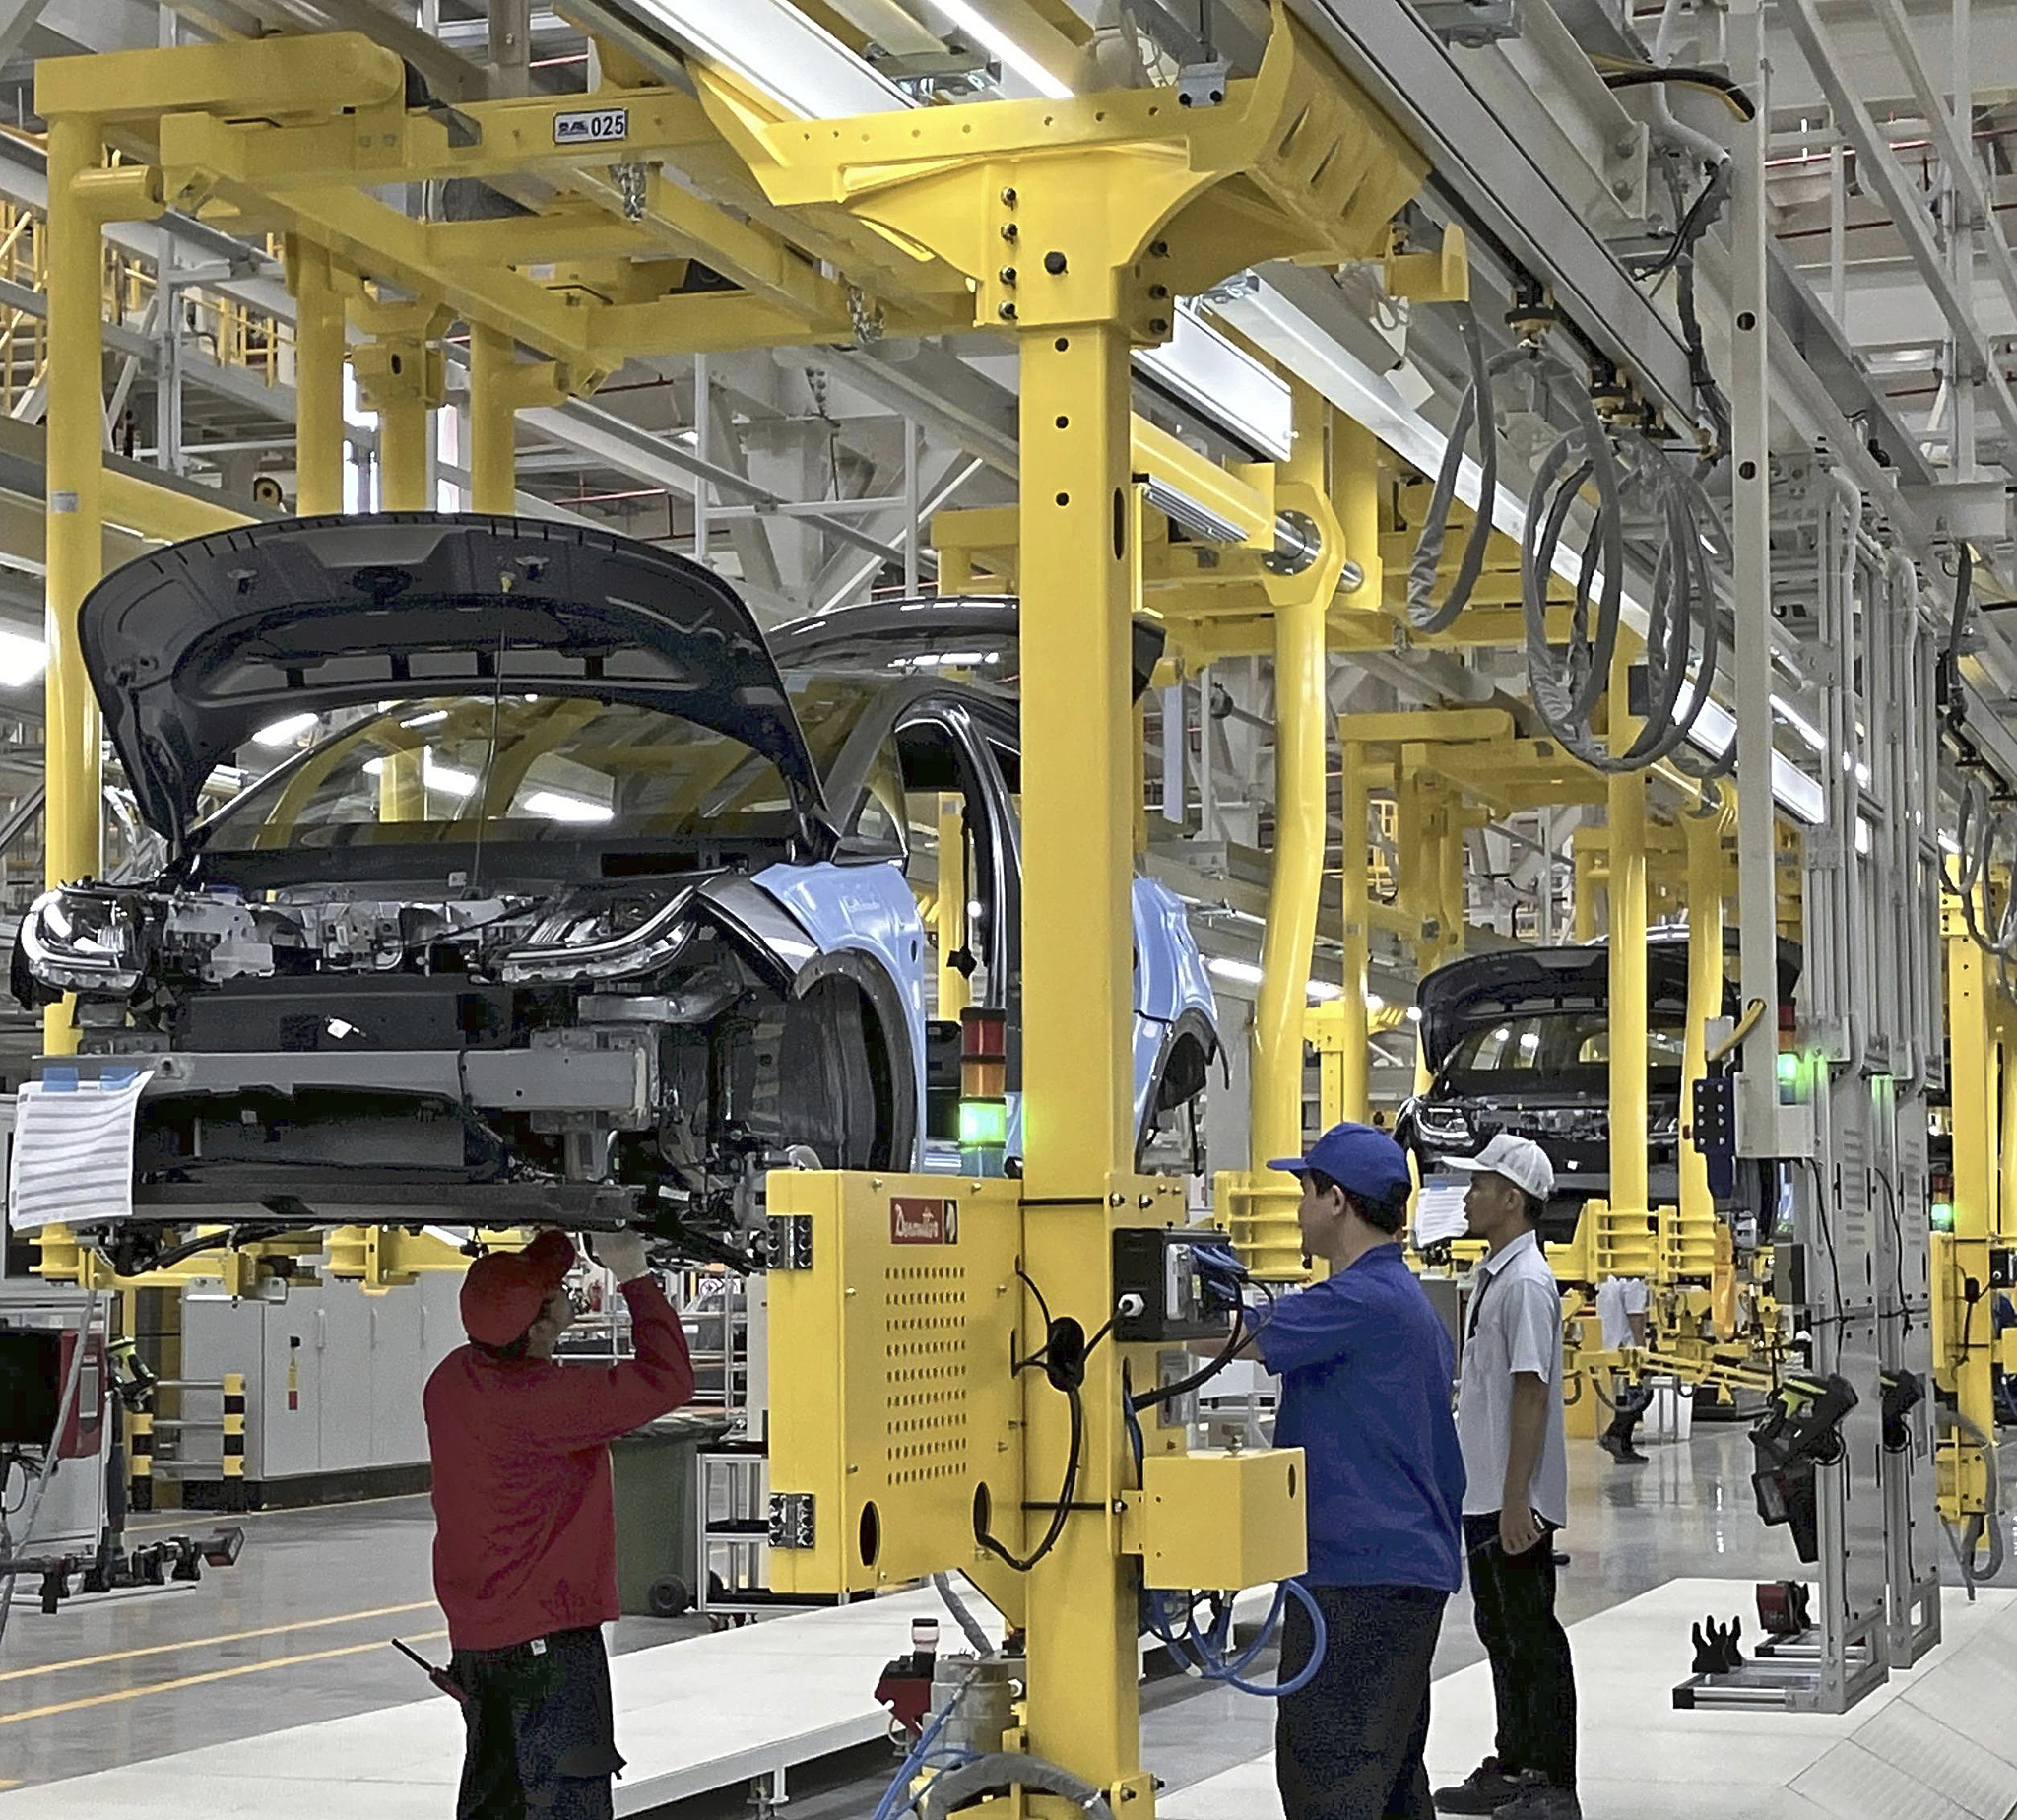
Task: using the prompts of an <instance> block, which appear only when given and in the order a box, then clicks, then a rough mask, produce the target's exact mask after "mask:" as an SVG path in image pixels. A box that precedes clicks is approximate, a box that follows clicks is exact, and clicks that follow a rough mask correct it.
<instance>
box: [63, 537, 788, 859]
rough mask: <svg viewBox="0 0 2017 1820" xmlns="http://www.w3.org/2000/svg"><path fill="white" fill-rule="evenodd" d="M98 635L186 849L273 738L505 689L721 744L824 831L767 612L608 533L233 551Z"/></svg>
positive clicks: (143, 795)
mask: <svg viewBox="0 0 2017 1820" xmlns="http://www.w3.org/2000/svg"><path fill="white" fill-rule="evenodd" d="M79 636H80V640H81V643H82V647H83V652H84V661H85V665H86V668H87V669H88V670H89V672H90V674H91V680H92V685H93V687H94V688H95V689H96V690H97V692H98V702H99V705H100V706H101V707H102V708H103V710H104V716H105V730H106V732H107V734H108V735H109V736H110V738H111V740H112V744H113V747H114V748H115V749H116V750H117V752H118V754H119V759H120V762H121V763H122V764H123V765H124V766H125V768H126V776H127V779H128V781H129V783H130V784H131V787H132V790H133V794H134V798H135V801H136V803H137V805H138V808H139V810H140V813H141V815H142V817H143V818H144V819H145V820H146V821H147V823H148V825H149V826H150V827H153V828H154V829H156V830H157V831H158V832H160V833H162V834H163V835H165V836H166V837H167V838H168V839H169V841H170V842H172V843H174V844H175V845H176V846H177V847H178V848H179V846H180V844H181V841H182V838H183V835H184V834H185V832H186V831H187V829H188V827H189V826H190V824H191V823H192V822H193V821H194V820H195V819H196V815H197V802H198V796H199V793H200V792H201V790H202V788H203V784H204V780H205V779H206V778H208V777H209V775H210V773H211V771H212V769H213V768H214V767H215V766H217V765H218V764H220V763H224V762H227V761H228V760H229V758H230V757H231V755H232V754H233V753H234V752H235V751H236V750H237V749H238V747H241V746H242V745H244V744H245V742H246V741H247V740H249V739H250V738H251V737H252V735H253V734H254V733H255V732H256V731H257V730H258V729H259V728H261V727H264V726H267V725H269V724H271V723H272V722H274V721H276V720H280V719H282V718H284V717H286V716H288V715H293V714H302V713H309V712H314V713H324V712H327V711H328V710H330V709H332V708H339V707H347V706H354V705H357V704H358V703H363V702H377V701H382V700H385V699H387V698H389V697H390V698H398V697H405V696H411V695H417V694H444V693H457V694H461V693H481V692H483V691H486V690H488V689H489V688H491V687H493V686H501V687H502V688H503V689H505V690H507V691H533V692H551V693H553V694H573V695H588V696H594V697H597V698H599V699H603V700H611V701H639V702H643V703H645V704H647V705H649V706H651V707H654V708H658V709H661V710H663V711H664V712H667V713H670V714H677V715H680V716H682V717H683V718H684V719H686V720H690V721H695V722H698V723H699V724H700V725H702V726H705V727H711V728H713V729H715V730H716V731H718V732H721V733H724V734H727V735H729V736H730V737H732V738H734V739H737V740H740V741H742V742H743V743H744V744H745V745H747V746H748V747H751V748H752V749H754V750H755V751H758V752H760V753H762V754H763V756H764V757H766V758H768V759H769V760H770V761H771V762H772V763H773V764H775V765H776V766H777V768H778V770H779V772H780V773H782V775H783V777H784V780H785V783H786V786H787V788H788V789H789V790H790V792H791V797H792V802H793V806H794V808H795V810H796V812H797V813H798V816H799V819H800V821H801V822H802V823H803V824H804V825H805V827H806V829H807V831H808V833H809V834H811V833H812V832H813V830H814V828H815V827H819V826H821V825H822V824H823V822H824V819H825V807H824V800H823V798H822V796H821V793H820V787H819V778H818V772H817V771H816V769H815V768H814V766H813V757H812V753H811V752H810V751H809V750H808V748H807V746H806V740H805V736H804V734H803V732H802V731H801V730H800V727H799V724H798V722H797V720H796V719H795V718H794V717H793V715H792V711H791V707H790V704H789V703H788V701H787V700H786V697H785V692H784V687H783V684H782V683H781V682H779V680H778V674H777V666H776V664H775V663H773V662H772V661H771V657H770V653H769V651H768V649H767V648H766V647H765V645H764V642H763V636H762V634H761V632H759V631H758V630H757V627H756V622H755V620H754V619H753V618H751V617H750V615H749V610H748V608H747V607H745V606H744V605H743V603H742V602H741V600H739V599H738V598H737V597H736V595H735V593H734V592H733V591H732V590H731V589H730V588H729V587H728V586H727V585H726V584H725V583H724V582H722V581H721V580H720V579H718V578H717V577H716V576H714V575H713V574H711V573H710V572H709V571H708V570H706V569H704V568H701V567H700V566H699V565H698V564H696V563H693V562H689V561H687V560H686V559H685V558H684V557H683V556H677V555H671V554H667V553H665V552H660V551H657V550H653V549H652V548H650V547H649V546H648V545H644V544H638V543H633V542H632V541H630V540H629V539H627V538H622V537H618V536H614V535H612V534H610V533H608V532H603V531H593V530H587V529H584V528H582V527H580V526H576V525H563V524H554V523H551V522H548V521H546V520H542V519H521V518H489V517H483V516H478V515H474V514H460V513H456V514H450V513H426V512H384V513H377V514H373V515H368V516H363V517H349V518H303V519H292V520H284V521H281V522H277V523H274V524H265V525H252V526H247V527H245V528H243V529H239V530H232V531H223V532H217V533H214V534H213V535H211V536H209V537H199V538H192V539H190V540H189V541H188V542H186V543H181V544H173V545H170V546H169V547H168V548H166V549H165V550H160V551H156V552H153V553H151V554H149V555H146V556H143V557H141V558H139V559H138V560H137V561H134V562H129V563H127V564H126V565H125V566H124V567H123V568H121V569H119V570H118V571H117V572H116V573H114V574H112V575H110V576H107V577H106V579H105V580H104V581H102V582H100V583H99V584H98V587H96V588H94V589H93V590H92V592H91V593H90V594H89V595H88V596H87V597H86V599H85V602H84V605H83V607H82V608H81V610H80V614H79ZM500 673H501V674H500Z"/></svg>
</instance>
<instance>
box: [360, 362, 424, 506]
mask: <svg viewBox="0 0 2017 1820" xmlns="http://www.w3.org/2000/svg"><path fill="white" fill-rule="evenodd" d="M381 347H382V348H383V350H384V364H383V367H382V368H381V371H382V372H383V373H384V375H385V377H386V379H387V380H388V381H390V383H381V384H378V385H374V386H372V387H371V388H370V391H369V396H368V402H369V403H370V404H371V405H372V407H373V409H375V410H376V411H377V413H378V508H379V510H380V511H385V512H426V511H431V510H432V509H433V506H434V501H433V499H432V498H431V497H430V496H429V488H428V487H427V426H428V405H427V401H426V398H425V396H424V395H423V392H422V391H421V389H420V387H419V386H418V385H417V384H414V383H412V382H411V380H410V379H409V375H414V376H416V377H417V376H418V373H417V369H419V368H421V367H422V366H423V364H424V362H425V359H426V356H427V353H428V350H427V349H426V348H424V347H423V346H422V344H421V343H419V342H410V341H391V342H386V343H382V344H381ZM402 381H406V382H405V383H402Z"/></svg>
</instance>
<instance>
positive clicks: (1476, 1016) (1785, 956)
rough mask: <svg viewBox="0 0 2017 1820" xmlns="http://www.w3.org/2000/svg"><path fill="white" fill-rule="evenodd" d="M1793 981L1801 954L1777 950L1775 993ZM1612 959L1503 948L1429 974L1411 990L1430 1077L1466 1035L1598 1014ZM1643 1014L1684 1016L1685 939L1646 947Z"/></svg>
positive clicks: (1592, 951)
mask: <svg viewBox="0 0 2017 1820" xmlns="http://www.w3.org/2000/svg"><path fill="white" fill-rule="evenodd" d="M1736 947H1737V937H1736V932H1735V931H1734V930H1731V931H1728V932H1726V933H1725V936H1724V948H1725V950H1726V954H1725V961H1724V974H1725V979H1726V981H1727V983H1726V984H1725V986H1724V1014H1725V1015H1730V1014H1733V1013H1734V1012H1735V1011H1736V1009H1737V1008H1738V1007H1737V994H1738V989H1737V985H1736V982H1735V980H1734V978H1732V977H1730V976H1731V975H1733V973H1734V971H1735V967H1734V962H1735V958H1736ZM1798 980H1799V950H1798V948H1797V946H1796V945H1795V944H1793V943H1792V942H1784V941H1782V942H1780V943H1779V993H1780V997H1781V998H1782V999H1787V998H1790V997H1791V996H1792V990H1793V987H1794V986H1795V985H1796V984H1797V983H1798ZM1610 996H1611V956H1610V948H1609V946H1608V945H1607V944H1606V943H1604V942H1592V943H1590V944H1589V945H1587V946H1583V947H1547V948H1508V949H1505V950H1503V951H1501V952H1498V953H1493V954H1473V955H1468V956H1466V957H1465V958H1464V959H1463V960H1453V961H1451V962H1450V963H1449V964H1448V965H1447V966H1442V967H1438V968H1437V969H1436V970H1435V971H1434V972H1433V973H1430V974H1427V975H1425V976H1424V978H1423V979H1422V982H1421V984H1420V985H1419V986H1418V987H1417V988H1416V989H1415V1004H1416V1005H1417V1007H1420V1010H1421V1014H1422V1051H1423V1054H1424V1055H1425V1056H1426V1057H1427V1059H1428V1064H1429V1069H1430V1072H1432V1073H1440V1072H1442V1068H1443V1064H1444V1063H1445V1062H1446V1061H1448V1060H1449V1058H1450V1052H1451V1051H1452V1050H1453V1049H1455V1048H1456V1047H1457V1044H1458V1042H1459V1041H1460V1040H1461V1039H1462V1038H1463V1036H1464V1032H1465V1031H1466V1030H1472V1029H1475V1028H1476V1027H1477V1026H1478V1025H1479V1024H1484V1023H1497V1022H1498V1021H1499V1020H1500V1019H1502V1018H1504V1017H1507V1016H1510V1015H1514V1014H1516V1013H1519V1012H1531V1011H1573V1010H1596V1009H1601V1008H1602V1007H1605V1006H1607V1005H1609V1003H1610ZM1646 1007H1647V1009H1648V1010H1649V1011H1666V1012H1669V1013H1671V1014H1673V1015H1676V1016H1681V1015H1685V1014H1686V1012H1687V1008H1688V943H1687V941H1686V940H1685V938H1683V939H1681V940H1677V941H1668V942H1659V941H1654V942H1647V944H1646Z"/></svg>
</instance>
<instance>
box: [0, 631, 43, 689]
mask: <svg viewBox="0 0 2017 1820" xmlns="http://www.w3.org/2000/svg"><path fill="white" fill-rule="evenodd" d="M48 662H49V652H48V647H47V646H46V645H44V644H43V643H42V641H41V640H40V639H39V638H31V637H30V636H29V635H28V634H27V633H26V632H8V631H0V688H24V687H26V686H27V685H28V684H29V683H31V682H33V681H34V680H35V678H37V677H38V676H40V675H41V674H42V672H43V671H44V670H45V669H46V668H47V667H48Z"/></svg>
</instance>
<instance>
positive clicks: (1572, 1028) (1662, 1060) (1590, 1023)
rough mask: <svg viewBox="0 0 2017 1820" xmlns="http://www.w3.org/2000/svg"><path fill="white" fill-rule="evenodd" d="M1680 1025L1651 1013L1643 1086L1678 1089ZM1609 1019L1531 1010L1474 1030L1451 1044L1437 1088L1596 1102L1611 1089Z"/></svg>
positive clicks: (1591, 1012) (1593, 1013) (1591, 1013)
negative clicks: (1550, 1095) (1570, 1096)
mask: <svg viewBox="0 0 2017 1820" xmlns="http://www.w3.org/2000/svg"><path fill="white" fill-rule="evenodd" d="M1685 1041H1686V1025H1685V1023H1684V1022H1683V1020H1682V1019H1680V1018H1678V1017H1661V1016H1659V1015H1655V1016H1654V1017H1653V1018H1652V1019H1651V1020H1650V1022H1649V1026H1648V1030H1647V1045H1646V1048H1647V1058H1646V1059H1647V1084H1648V1086H1650V1087H1651V1088H1653V1090H1654V1091H1656V1092H1661V1091H1664V1092H1668V1093H1678V1092H1679V1091H1680V1090H1681V1050H1682V1046H1683V1044H1684V1043H1685ZM1610 1054H1611V1032H1610V1013H1609V1011H1608V1010H1607V1009H1605V1008H1603V1007H1595V1008H1586V1009H1583V1010H1561V1011H1529V1012H1522V1013H1518V1014H1515V1015H1512V1016H1508V1017H1505V1018H1502V1019H1500V1020H1499V1021H1498V1022H1497V1023H1487V1024H1479V1025H1477V1026H1476V1027H1475V1028H1473V1029H1469V1030H1466V1031H1465V1032H1464V1034H1463V1035H1462V1036H1461V1037H1459V1038H1458V1039H1457V1044H1456V1047H1455V1048H1453V1049H1452V1050H1451V1052H1450V1056H1449V1059H1448V1061H1446V1062H1445V1063H1444V1064H1443V1072H1442V1075H1441V1080H1440V1084H1441V1085H1442V1086H1443V1087H1444V1088H1445V1089H1446V1090H1449V1091H1453V1092H1458V1093H1521V1092H1531V1093H1573V1094H1590V1095H1594V1096H1595V1097H1597V1098H1599V1099H1601V1098H1602V1097H1603V1096H1604V1095H1605V1094H1606V1093H1607V1092H1608V1091H1609V1089H1610Z"/></svg>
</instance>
